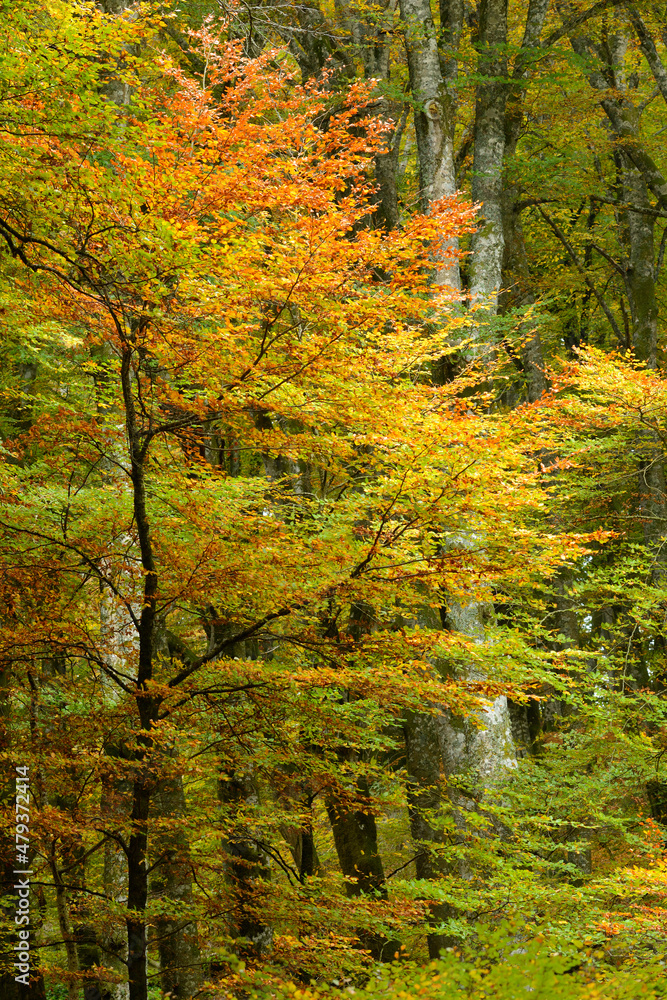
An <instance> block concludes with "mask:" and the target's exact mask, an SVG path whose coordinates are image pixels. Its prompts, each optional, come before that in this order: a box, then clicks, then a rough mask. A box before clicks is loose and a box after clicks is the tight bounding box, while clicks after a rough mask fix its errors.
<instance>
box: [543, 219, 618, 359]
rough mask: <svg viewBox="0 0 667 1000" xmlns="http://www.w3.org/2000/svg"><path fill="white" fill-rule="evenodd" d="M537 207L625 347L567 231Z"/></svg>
mask: <svg viewBox="0 0 667 1000" xmlns="http://www.w3.org/2000/svg"><path fill="white" fill-rule="evenodd" d="M535 208H536V209H537V211H538V212H539V213H540V215H541V216H542V218H543V219H544V221H545V222H546V223H547V225H548V226H549V228H550V229H551V231H552V232H553V233H554V235H555V236H556V237H557V238H558V239H559V240H560V242H561V243H562V244H563V246H564V247H565V250H566V251H567V255H568V257H569V258H570V260H571V261H572V263H573V264H574V266H575V267H576V269H577V271H578V272H579V274H580V275H581V277H582V278H583V279H584V281H585V282H586V285H587V286H588V288H590V290H591V292H592V293H593V295H594V296H595V298H596V299H597V302H598V305H599V306H600V308H601V309H602V311H603V312H604V314H605V316H606V317H607V319H608V321H609V325H610V326H611V328H612V330H613V331H614V334H615V335H616V338H617V340H618V342H619V344H620V345H621V346H622V347H625V346H626V343H625V338H624V337H623V336H622V335H621V331H620V330H619V328H618V323H617V322H616V320H615V318H614V315H613V313H612V311H611V309H610V308H609V306H608V305H607V303H606V302H605V300H604V299H603V298H602V296H601V295H600V293H599V291H598V290H597V288H596V287H595V285H594V284H593V282H592V281H591V279H590V278H589V277H588V275H587V273H586V270H585V268H584V266H583V265H582V263H581V261H580V260H579V258H578V257H577V255H576V253H575V252H574V250H573V248H572V245H571V243H570V241H569V240H568V238H567V236H566V235H565V233H564V232H563V230H562V229H561V228H560V226H559V225H558V224H557V223H556V222H554V221H553V220H552V219H551V218H550V217H549V216H548V215H547V213H546V212H545V211H544V209H543V208H542V207H541V206H540V205H536V206H535Z"/></svg>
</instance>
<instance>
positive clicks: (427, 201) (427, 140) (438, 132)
mask: <svg viewBox="0 0 667 1000" xmlns="http://www.w3.org/2000/svg"><path fill="white" fill-rule="evenodd" d="M400 9H401V17H402V19H403V23H404V25H405V29H404V30H405V48H406V53H407V60H408V70H409V73H410V87H411V89H412V94H413V98H414V100H415V113H414V114H415V133H416V138H417V154H418V157H419V178H420V196H421V207H422V211H424V212H427V211H428V209H429V207H430V205H431V203H432V202H434V201H437V200H438V199H439V198H443V197H446V196H452V195H454V194H455V193H456V169H455V163H454V119H455V111H456V92H455V80H456V60H455V57H454V53H455V51H456V48H457V45H458V37H459V35H460V30H461V24H462V21H463V18H462V16H460V14H461V11H462V5H461V4H459V3H456V2H454V0H452V2H451V3H445V2H444V0H443V5H442V12H443V13H444V16H445V20H444V21H443V26H444V33H443V38H444V39H446V43H447V58H446V59H445V60H444V69H445V73H446V76H443V67H441V64H440V54H439V51H438V37H437V32H436V28H435V24H434V21H433V12H432V10H431V3H430V0H401V3H400ZM447 249H448V250H452V251H455V250H456V249H457V241H455V240H451V241H449V243H448V245H447V247H446V250H447ZM436 267H437V271H436V276H435V284H436V285H449V286H451V287H452V288H454V289H456V290H457V291H460V289H461V274H460V271H459V265H458V261H457V260H452V259H448V258H447V257H446V256H445V257H444V258H443V259H442V260H441V261H440V262H439V263H438V264H437V265H436Z"/></svg>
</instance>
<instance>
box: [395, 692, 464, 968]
mask: <svg viewBox="0 0 667 1000" xmlns="http://www.w3.org/2000/svg"><path fill="white" fill-rule="evenodd" d="M403 734H404V737H405V764H406V768H407V782H408V784H407V792H408V813H409V816H410V832H411V834H412V839H413V841H414V845H415V848H416V850H417V852H418V853H417V857H416V858H415V870H416V874H417V878H418V879H424V880H428V881H433V882H435V881H437V880H438V879H439V878H442V877H443V876H444V875H449V874H451V872H452V871H453V866H452V865H451V863H450V862H448V861H447V860H446V859H445V857H444V855H443V847H444V846H445V843H446V840H445V834H444V821H445V803H446V794H445V792H444V790H443V773H442V758H441V754H440V742H439V738H438V724H437V722H436V720H435V718H434V717H433V716H432V715H426V714H424V713H421V712H408V713H406V715H405V717H404V721H403ZM455 914H456V910H455V909H454V907H452V906H450V905H449V904H448V903H432V904H431V906H430V918H429V923H430V925H431V926H434V927H437V926H438V924H441V923H443V922H444V921H445V920H448V919H449V918H450V917H453V916H455ZM427 940H428V953H429V957H430V958H438V956H439V954H440V952H441V951H442V949H443V948H448V947H450V945H452V944H453V943H454V938H453V937H452V936H451V935H448V934H443V933H441V932H439V931H437V930H433V931H431V932H430V933H429V934H428V938H427Z"/></svg>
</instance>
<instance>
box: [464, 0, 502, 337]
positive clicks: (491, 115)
mask: <svg viewBox="0 0 667 1000" xmlns="http://www.w3.org/2000/svg"><path fill="white" fill-rule="evenodd" d="M475 47H476V49H477V51H478V53H479V59H478V64H477V71H478V73H479V75H480V76H481V77H482V80H481V82H480V83H478V85H477V94H476V101H475V131H474V142H475V149H474V155H473V165H472V170H473V175H472V200H473V201H474V202H481V209H480V216H479V220H478V225H477V230H476V232H475V233H474V235H473V239H472V255H471V274H472V280H471V283H470V292H471V297H472V303H473V305H480V306H482V307H483V308H484V310H485V311H487V312H488V315H490V316H495V314H496V312H497V309H498V293H499V290H500V280H501V272H502V263H503V214H502V169H503V154H504V150H505V104H506V98H507V80H506V77H507V56H506V48H507V0H481V3H480V8H479V36H478V39H477V43H476V45H475ZM478 336H479V335H478Z"/></svg>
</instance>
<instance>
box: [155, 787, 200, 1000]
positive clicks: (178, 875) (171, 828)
mask: <svg viewBox="0 0 667 1000" xmlns="http://www.w3.org/2000/svg"><path fill="white" fill-rule="evenodd" d="M185 814H186V803H185V793H184V791H183V778H182V776H181V775H180V774H177V775H171V776H169V777H165V778H163V779H162V780H161V781H160V782H159V784H158V786H157V789H156V791H155V793H154V795H153V799H152V806H151V815H152V817H153V818H154V819H155V820H156V826H157V828H158V831H159V821H160V820H161V819H163V820H166V821H167V827H166V829H165V830H164V831H163V832H161V833H160V832H157V833H156V834H155V835H154V842H153V844H152V849H153V854H154V855H156V856H157V857H158V858H160V857H163V860H162V861H159V862H156V863H155V867H154V873H155V874H154V876H153V879H152V882H151V893H152V894H153V895H156V896H157V897H158V898H159V899H160V900H165V901H166V902H167V905H168V904H169V902H170V901H172V900H173V901H174V902H176V904H177V905H178V909H179V916H177V917H173V916H170V914H169V913H168V912H167V913H166V914H165V915H164V916H162V917H159V918H157V920H156V921H155V936H156V938H157V946H158V951H159V954H160V970H161V983H162V989H163V991H164V992H165V993H168V994H169V995H170V996H171V997H172V998H173V1000H190V997H192V996H193V995H194V994H195V993H196V992H197V990H198V989H199V987H200V985H201V961H200V955H199V945H198V941H197V924H196V921H194V920H193V919H192V918H190V919H187V917H186V918H185V919H184V918H183V916H181V915H180V911H181V907H185V908H187V907H189V906H190V907H191V906H192V867H191V864H190V857H189V849H188V841H187V836H186V833H185V832H184V830H183V829H182V826H181V825H180V824H179V823H178V819H179V818H182V817H184V816H185Z"/></svg>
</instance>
